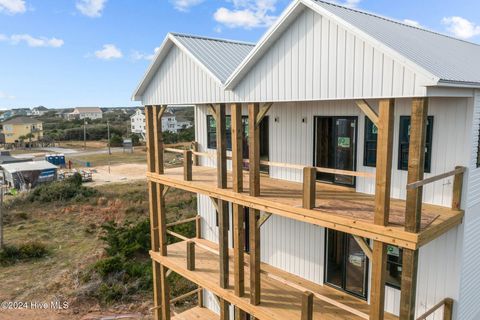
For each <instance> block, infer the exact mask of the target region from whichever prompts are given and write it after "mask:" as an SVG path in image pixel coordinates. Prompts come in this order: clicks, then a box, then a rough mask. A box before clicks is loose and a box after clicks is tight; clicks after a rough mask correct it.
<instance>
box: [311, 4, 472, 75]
mask: <svg viewBox="0 0 480 320" xmlns="http://www.w3.org/2000/svg"><path fill="white" fill-rule="evenodd" d="M311 1H313V2H315V3H316V4H317V5H318V6H320V7H322V8H323V9H325V10H327V11H329V12H331V13H332V14H334V15H335V16H337V17H338V18H340V19H342V20H344V21H345V22H347V23H349V24H351V25H352V26H354V27H356V28H358V29H360V30H361V31H363V32H365V33H367V34H368V35H369V36H371V37H373V38H375V39H376V40H378V41H380V42H381V43H383V44H384V45H386V46H388V47H390V48H391V49H393V50H395V51H396V52H398V53H399V54H401V55H402V56H404V57H405V58H407V59H409V60H410V61H412V62H413V63H416V64H417V65H418V66H420V67H422V68H423V69H425V70H427V71H428V72H430V73H432V74H433V75H435V76H436V77H438V78H439V79H440V81H444V82H454V83H464V84H468V83H470V84H478V83H480V45H477V44H474V43H471V42H467V41H464V40H459V39H456V38H453V37H450V36H447V35H443V34H440V33H436V32H433V31H429V30H425V29H422V28H417V27H414V26H411V25H407V24H404V23H401V22H398V21H394V20H391V19H388V18H384V17H381V16H378V15H374V14H371V13H368V12H364V11H359V10H355V9H351V8H346V7H342V6H339V5H336V4H333V3H329V2H325V1H322V0H311Z"/></svg>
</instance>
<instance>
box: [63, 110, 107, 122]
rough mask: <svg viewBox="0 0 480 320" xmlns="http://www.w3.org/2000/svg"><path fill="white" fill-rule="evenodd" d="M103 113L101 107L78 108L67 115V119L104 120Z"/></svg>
mask: <svg viewBox="0 0 480 320" xmlns="http://www.w3.org/2000/svg"><path fill="white" fill-rule="evenodd" d="M102 118H103V111H102V109H100V108H99V107H77V108H75V109H74V110H73V112H71V113H68V114H67V119H69V120H72V119H90V120H95V119H102Z"/></svg>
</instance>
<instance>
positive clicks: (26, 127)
mask: <svg viewBox="0 0 480 320" xmlns="http://www.w3.org/2000/svg"><path fill="white" fill-rule="evenodd" d="M3 133H4V134H5V143H16V142H18V141H19V140H20V137H21V136H26V135H27V134H29V133H33V135H34V137H33V138H32V141H37V140H39V139H41V138H42V137H43V125H42V123H41V122H38V123H36V124H30V123H29V124H25V123H24V124H5V125H4V126H3ZM27 141H28V139H27Z"/></svg>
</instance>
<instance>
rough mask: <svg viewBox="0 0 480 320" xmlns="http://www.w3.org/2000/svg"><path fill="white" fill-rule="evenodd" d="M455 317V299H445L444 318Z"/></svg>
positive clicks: (446, 319) (447, 319) (448, 319)
mask: <svg viewBox="0 0 480 320" xmlns="http://www.w3.org/2000/svg"><path fill="white" fill-rule="evenodd" d="M452 319H453V299H451V298H447V299H445V304H444V306H443V320H452Z"/></svg>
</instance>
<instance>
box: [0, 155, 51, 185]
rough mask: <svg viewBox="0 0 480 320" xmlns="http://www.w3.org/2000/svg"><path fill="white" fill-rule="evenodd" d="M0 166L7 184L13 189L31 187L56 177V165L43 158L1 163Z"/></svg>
mask: <svg viewBox="0 0 480 320" xmlns="http://www.w3.org/2000/svg"><path fill="white" fill-rule="evenodd" d="M0 167H1V169H2V171H3V179H4V181H5V183H6V184H7V186H9V187H11V188H15V189H20V190H22V189H27V188H29V187H32V188H33V187H36V186H37V185H39V184H41V183H45V182H50V181H55V180H56V179H57V171H58V168H57V166H54V165H53V164H51V163H50V162H47V161H45V160H42V161H29V162H16V163H9V164H1V165H0Z"/></svg>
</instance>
